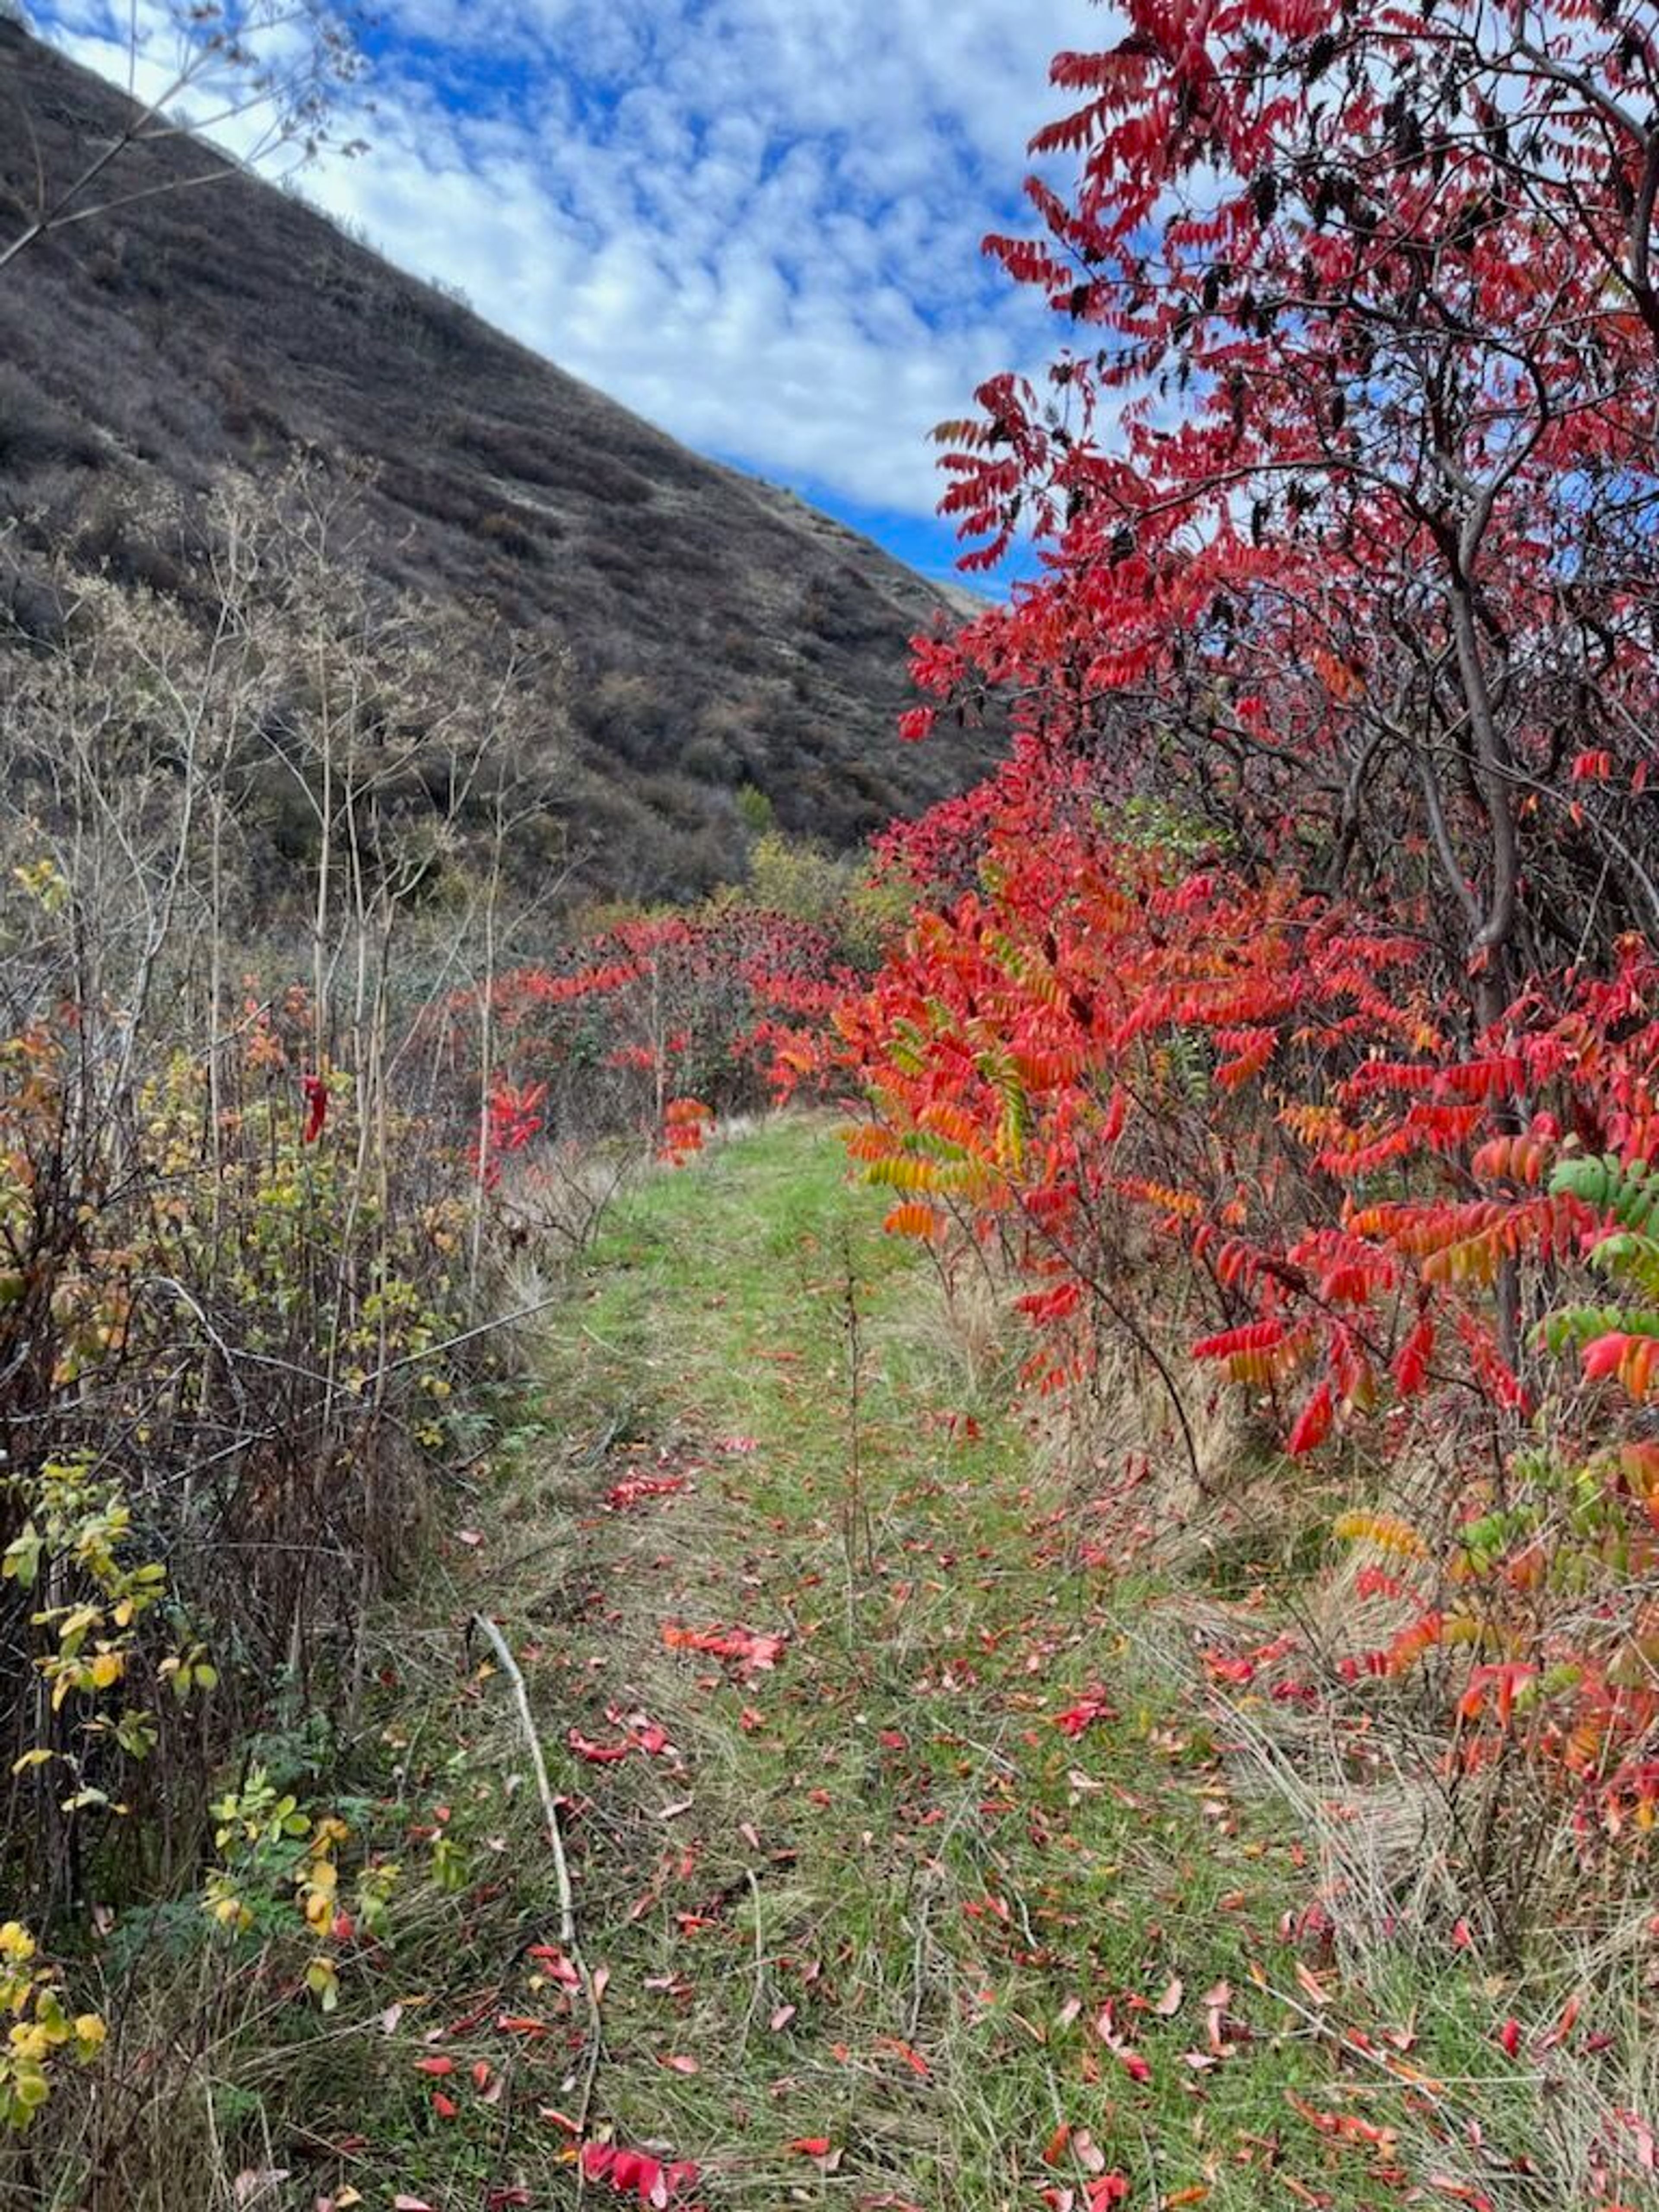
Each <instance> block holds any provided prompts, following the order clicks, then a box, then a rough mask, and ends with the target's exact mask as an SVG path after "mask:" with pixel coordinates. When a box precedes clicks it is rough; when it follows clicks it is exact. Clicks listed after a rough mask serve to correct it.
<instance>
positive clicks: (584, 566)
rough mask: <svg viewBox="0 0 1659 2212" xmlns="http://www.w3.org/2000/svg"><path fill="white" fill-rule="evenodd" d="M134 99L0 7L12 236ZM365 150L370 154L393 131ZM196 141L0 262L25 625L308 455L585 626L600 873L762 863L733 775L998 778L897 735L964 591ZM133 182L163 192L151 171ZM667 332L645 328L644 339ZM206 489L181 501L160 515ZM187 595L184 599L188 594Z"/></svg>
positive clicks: (517, 618) (520, 607)
mask: <svg viewBox="0 0 1659 2212" xmlns="http://www.w3.org/2000/svg"><path fill="white" fill-rule="evenodd" d="M126 112H128V111H127V107H126V103H125V101H124V100H123V98H122V96H121V95H120V94H118V92H116V91H115V90H113V89H112V88H110V87H109V86H107V85H106V84H104V83H103V82H100V81H99V80H97V79H96V78H94V77H93V76H89V75H88V74H87V73H85V72H84V71H82V70H78V69H76V68H75V67H73V66H72V65H70V64H68V63H66V62H65V61H64V59H63V58H61V57H59V56H58V55H56V54H54V53H52V52H50V51H49V50H47V49H46V48H45V47H44V46H40V45H39V44H38V43H36V42H35V41H33V40H31V39H30V38H28V37H27V35H26V34H25V33H23V32H22V31H21V30H19V29H18V28H16V27H14V26H12V25H10V24H8V23H5V22H0V238H3V239H4V240H7V241H9V239H10V238H11V237H12V236H14V235H15V234H16V233H17V232H18V231H20V230H21V229H22V228H24V227H25V225H26V224H27V222H28V221H29V220H31V219H32V218H33V216H34V215H35V214H36V213H37V211H38V209H39V204H40V189H41V180H42V179H45V180H46V184H47V185H48V187H49V188H57V187H60V186H61V185H62V184H63V183H64V181H65V180H66V179H69V178H70V177H72V176H73V175H75V174H76V173H77V172H78V171H79V169H80V168H81V167H83V166H84V164H85V162H86V161H87V159H88V151H89V149H94V148H96V147H97V146H98V145H99V144H100V143H102V142H104V141H106V140H107V139H108V138H109V137H112V136H113V135H115V134H117V133H118V131H120V129H121V126H122V122H123V118H124V116H125V114H126ZM371 158H372V157H371ZM214 161H215V157H214V156H212V155H209V154H206V153H205V152H204V149H202V148H201V147H199V146H196V145H193V144H191V143H190V142H188V141H182V142H171V143H160V144H156V145H146V146H143V147H140V148H137V149H130V150H129V151H127V152H125V153H124V154H123V155H122V156H121V162H120V168H119V179H118V184H117V185H114V186H113V187H112V190H113V191H118V192H119V193H120V194H121V195H122V197H123V204H120V205H119V206H116V207H112V208H111V209H109V210H107V211H106V213H104V214H102V215H100V216H99V217H98V218H97V219H96V220H93V221H89V222H83V223H80V224H78V225H76V226H74V227H71V228H64V229H62V230H59V231H58V232H56V233H54V234H49V235H48V236H47V237H46V239H45V240H43V241H41V242H40V244H38V245H36V246H31V247H30V248H29V250H28V251H27V252H25V253H24V254H22V255H21V257H20V258H18V260H17V261H16V262H15V263H14V264H12V265H11V266H10V267H9V268H8V269H6V270H4V271H3V273H0V513H4V514H5V515H6V516H7V517H8V518H15V528H14V529H13V531H12V532H11V534H10V536H9V538H8V540H7V543H6V556H7V561H8V564H9V565H8V573H7V574H6V575H5V577H4V579H3V585H4V590H5V593H6V596H7V600H8V602H9V606H10V609H11V611H12V613H13V617H14V629H15V631H21V633H22V634H23V635H24V636H25V637H30V636H33V637H38V636H39V635H40V634H41V633H42V632H46V633H50V632H51V630H52V628H53V626H54V623H55V622H56V620H57V619H58V601H59V600H60V599H61V593H58V594H54V593H53V592H52V591H51V590H49V589H48V588H46V570H47V566H48V563H49V562H50V561H51V560H52V559H53V558H61V557H62V556H64V553H65V552H66V551H67V552H68V553H70V555H72V556H74V557H75V558H76V559H77V560H78V561H79V562H82V564H83V565H86V566H102V567H104V568H106V571H107V572H108V573H110V574H112V575H114V576H115V577H116V578H117V579H118V580H122V581H125V582H130V583H137V584H140V585H152V586H157V587H159V588H161V590H162V591H163V592H177V591H179V589H180V588H181V583H182V581H184V580H181V577H180V573H179V571H180V562H181V556H180V553H179V545H180V544H181V542H182V543H184V544H185V547H186V551H185V555H184V556H182V560H183V566H184V568H185V569H186V570H187V569H188V567H189V559H188V541H189V538H190V524H189V518H190V517H191V514H192V513H194V512H195V511H196V510H197V507H198V506H199V502H200V501H201V499H202V497H203V495H204V493H205V491H206V490H207V489H208V487H209V486H210V483H212V482H213V480H214V479H215V477H216V476H217V475H218V474H219V473H220V472H222V471H224V470H225V469H227V468H240V469H243V470H246V471H253V472H256V473H259V474H264V475H268V474H270V472H271V471H274V470H275V469H276V468H277V467H279V466H280V465H283V463H284V462H285V461H286V460H287V459H288V457H289V455H290V453H293V452H294V451H295V449H303V450H308V451H311V452H313V453H315V454H317V455H319V456H320V457H321V459H322V460H323V462H324V464H325V465H326V466H327V467H328V468H329V469H331V470H332V471H336V472H337V473H345V474H349V475H351V476H354V477H355V476H357V475H361V476H362V477H363V478H364V480H365V484H366V489H364V491H363V493H362V501H361V514H360V517H359V520H358V526H357V532H356V534H357V538H358V553H357V557H359V558H360V559H361V560H362V561H363V562H365V563H366V564H367V565H368V568H369V569H370V571H371V572H372V574H373V575H374V578H375V579H376V580H377V581H378V583H379V584H380V585H381V586H386V587H391V586H398V587H404V588H410V587H412V588H414V589H416V590H417V591H418V592H420V593H422V595H424V596H426V597H428V598H429V599H433V600H435V601H436V602H438V603H440V604H441V605H443V606H444V607H445V608H446V609H447V610H451V611H453V609H454V608H456V607H459V606H465V608H466V609H467V610H469V611H471V613H472V614H473V615H475V616H476V617H477V620H478V621H479V623H481V624H483V623H488V622H489V621H491V620H494V621H495V622H496V623H501V624H505V625H507V627H509V628H510V629H513V631H515V632H520V633H529V634H532V635H537V636H538V637H540V638H542V639H543V640H544V641H545V640H549V639H550V640H552V641H556V643H558V644H559V645H561V646H562V647H563V648H564V649H565V651H566V653H567V654H568V658H569V664H570V665H569V669H568V675H567V677H566V678H565V681H564V684H563V702H562V715H561V716H559V717H554V718H550V723H549V727H550V729H551V728H553V727H554V726H556V724H558V725H560V726H562V722H563V719H564V717H567V716H568V732H562V734H561V737H560V739H559V754H558V757H554V755H553V752H552V750H551V749H550V750H549V751H548V754H547V757H545V758H544V760H542V761H541V762H540V763H538V764H535V765H537V766H538V769H539V779H538V780H537V779H536V778H535V777H532V798H533V803H534V805H536V806H537V807H538V808H544V809H548V810H551V811H552V812H553V813H554V814H555V815H556V817H557V818H558V823H559V825H560V831H561V836H560V843H561V844H562V848H563V849H565V850H568V851H570V852H574V853H576V854H588V855H590V858H589V859H588V860H587V861H586V864H585V868H584V880H585V882H586V884H587V886H588V887H590V888H598V889H603V890H618V891H622V892H626V893H641V892H649V893H668V894H674V895H678V896H685V895H689V894H693V893H696V892H697V891H700V890H704V889H706V888H708V886H709V885H710V884H713V883H714V882H716V881H718V880H720V879H721V878H723V877H726V876H729V875H730V874H731V873H732V871H733V870H734V869H735V868H736V867H738V866H739V865H740V854H741V825H740V822H739V818H738V811H737V807H736V804H735V799H736V793H738V790H739V789H740V788H741V787H743V786H744V785H746V784H747V785H753V786H754V787H757V788H758V789H759V790H760V791H762V792H763V793H765V794H766V795H767V797H768V798H769V799H770V800H771V801H772V803H773V805H774V807H775V812H776V815H777V817H778V820H779V821H780V823H781V825H782V826H783V827H784V828H785V829H788V830H790V831H792V832H795V833H798V834H811V835H815V836H821V837H823V838H824V839H826V840H828V841H829V842H831V843H833V844H836V845H837V846H845V845H847V844H849V843H851V842H854V841H856V840H857V839H859V838H860V837H861V836H864V835H866V833H868V832H869V831H870V830H872V829H875V828H876V827H878V825H879V824H881V823H884V821H886V820H888V819H889V818H890V817H892V816H893V815H894V814H896V813H902V812H907V811H915V810H916V809H918V808H919V807H921V806H922V805H926V804H927V803H928V802H930V801H931V800H932V799H935V798H937V797H939V796H941V795H943V793H945V792H946V791H948V790H950V789H951V788H955V787H959V786H963V785H965V784H967V783H968V782H969V781H972V780H973V779H974V778H975V775H977V774H978V773H980V772H981V769H983V767H984V765H985V764H986V762H987V759H988V757H990V754H991V751H992V750H994V748H993V746H992V745H991V744H990V743H989V742H988V741H981V742H979V743H977V744H976V743H975V741H973V740H971V739H970V740H968V741H961V740H958V741H957V742H956V743H955V744H953V745H951V744H939V745H938V746H928V747H925V748H916V749H913V748H906V747H901V746H900V745H899V744H897V742H896V739H895V737H894V734H893V722H894V717H895V715H896V713H897V712H898V711H899V709H900V708H901V707H902V704H903V702H904V700H905V696H906V693H907V676H906V654H905V645H906V640H907V638H908V636H909V635H912V634H913V633H914V632H915V631H916V630H917V629H923V628H925V627H927V624H928V623H930V622H931V621H932V620H933V618H934V617H935V616H936V615H937V614H938V613H939V611H941V609H942V608H944V607H945V605H946V595H945V594H943V593H941V592H939V590H938V589H937V588H936V587H935V586H932V585H930V584H928V583H927V582H926V581H925V580H922V579H921V578H920V577H918V576H916V575H915V574H912V573H911V572H909V571H908V570H907V569H905V568H902V566H901V565H899V564H898V563H896V562H894V561H892V560H890V558H888V557H887V556H885V555H884V553H883V552H882V551H881V550H879V549H878V547H876V546H875V545H873V544H870V543H868V542H867V541H866V540H864V539H862V538H859V537H857V536H856V535H855V534H854V533H853V532H850V531H848V530H847V529H845V528H843V527H842V526H840V525H839V524H837V523H836V522H834V521H832V520H830V519H829V518H828V517H826V516H824V515H822V514H819V513H814V512H813V511H812V510H811V508H809V507H805V505H803V504H802V503H801V502H800V501H798V500H796V499H795V498H793V496H792V495H789V494H787V493H785V492H781V491H780V490H777V489H775V488H773V487H770V486H767V485H764V484H762V483H756V482H753V481H750V480H749V479H747V478H745V477H742V476H740V475H738V474H737V473H735V472H734V471H731V470H728V469H725V468H721V467H718V466H715V465H712V464H710V463H709V462H708V461H705V460H702V459H699V458H698V457H697V456H696V455H695V454H693V453H689V452H688V451H687V450H686V449H685V448H684V447H681V446H678V445H677V444H676V443H675V442H674V441H672V440H671V439H670V438H668V437H666V436H665V435H663V434H662V433H661V432H659V431H658V430H656V429H654V428H652V427H651V426H650V425H649V424H647V423H646V422H643V421H641V419H639V418H638V417H637V416H633V415H631V414H629V412H628V411H627V410H625V409H623V408H622V407H620V406H617V404H615V403H614V402H612V401H611V400H609V399H606V398H605V397H604V396H603V395H602V394H601V393H599V392H595V391H593V390H592V389H591V388H589V387H588V386H586V385H583V384H581V383H579V382H578V381H577V380H575V379H574V378H572V377H569V376H567V375H565V374H562V372H561V371H560V370H558V369H557V368H554V367H552V366H551V365H550V363H549V362H545V361H544V360H542V359H540V358H539V357H538V356H536V355H534V354H532V353H531V352H530V351H528V350H527V349H525V348H524V347H522V346H520V345H518V344H516V343H513V342H512V341H511V340H509V339H508V338H506V337H503V336H501V333H499V332H498V331H494V330H492V329H491V328H490V327H489V325H487V324H485V323H484V322H483V321H482V320H481V319H479V317H477V315H476V314H473V313H471V312H469V310H468V309H467V308H466V307H464V306H462V305H460V304H459V303H458V302H457V301H454V300H453V299H451V298H449V297H447V296H446V295H443V294H441V293H440V292H439V291H436V290H435V289H432V288H430V287H428V286H427V285H424V284H422V283H416V282H415V281H414V280H412V279H410V278H409V277H407V276H403V275H401V274H399V273H398V271H397V270H394V269H392V268H391V267H390V266H389V265H388V264H386V262H384V261H382V260H380V258H377V257H376V256H375V255H374V254H373V253H371V252H368V251H367V250H366V249H365V248H363V247H362V246H360V245H357V244H356V243H354V242H353V241H352V240H349V238H347V237H345V236H343V235H342V234H341V233H339V232H338V231H337V230H336V229H335V228H333V227H332V226H331V224H330V223H329V222H326V221H325V220H324V219H323V218H322V217H321V216H318V215H317V214H316V213H314V212H313V210H310V209H308V208H307V207H306V206H305V205H304V204H301V202H299V201H298V200H296V199H295V198H293V197H289V196H288V195H286V194H284V193H283V192H281V191H277V190H276V189H274V188H272V187H271V186H269V185H264V184H262V183H259V182H258V181H256V180H255V179H252V177H250V176H247V175H245V174H242V173H237V172H235V171H234V170H231V169H229V168H227V169H225V170H224V172H223V173H222V174H219V175H216V176H215V177H214V179H213V180H212V181H211V182H209V183H206V184H201V185H196V186H194V187H193V188H191V189H189V190H184V191H167V190H161V191H157V190H156V189H155V188H156V187H159V186H164V185H167V183H168V182H169V180H173V181H176V180H177V179H180V178H185V177H197V176H199V175H200V174H201V173H202V172H203V169H204V163H205V164H206V166H207V167H209V168H212V167H213V166H214ZM137 193H149V194H150V195H151V196H150V197H138V198H134V197H131V196H132V195H134V194H137ZM642 342H645V340H644V338H643V337H642ZM178 500H182V502H183V508H182V511H183V514H184V517H185V521H184V524H183V526H180V524H179V521H178V520H177V519H176V518H175V519H174V520H172V521H170V522H169V523H168V524H167V527H166V529H165V530H163V528H162V526H161V523H160V521H158V520H155V518H156V517H159V516H161V515H163V514H165V513H166V512H167V508H168V506H169V503H170V502H173V503H176V501H178ZM185 595H186V596H188V593H187V592H186V594H185Z"/></svg>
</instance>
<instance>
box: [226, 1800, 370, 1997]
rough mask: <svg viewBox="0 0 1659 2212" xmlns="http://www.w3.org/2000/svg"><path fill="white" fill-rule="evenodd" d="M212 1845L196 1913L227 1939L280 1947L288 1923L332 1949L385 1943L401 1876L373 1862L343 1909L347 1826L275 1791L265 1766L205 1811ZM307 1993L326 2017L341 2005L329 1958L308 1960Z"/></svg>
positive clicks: (289, 1930)
mask: <svg viewBox="0 0 1659 2212" xmlns="http://www.w3.org/2000/svg"><path fill="white" fill-rule="evenodd" d="M212 1812H213V1816H214V1819H215V1820H216V1822H217V1823H218V1826H217V1827H216V1829H215V1832H214V1842H215V1844H216V1846H217V1848H218V1850H219V1851H220V1852H221V1854H222V1857H223V1862H224V1863H223V1864H222V1865H221V1866H218V1867H215V1868H214V1869H211V1870H210V1873H209V1875H208V1876H207V1879H206V1881H205V1883H204V1886H203V1894H202V1904H203V1908H204V1911H206V1912H207V1913H208V1915H209V1917H210V1918H211V1919H213V1920H214V1921H216V1923H218V1925H219V1926H220V1927H221V1928H223V1929H227V1930H228V1932H229V1934H230V1935H231V1936H245V1935H258V1936H261V1937H263V1938H264V1940H266V1941H280V1940H282V1939H283V1938H286V1937H288V1936H294V1935H297V1933H298V1930H297V1929H296V1928H295V1912H296V1911H297V1913H298V1915H299V1917H300V1919H301V1921H302V1922H303V1923H304V1925H305V1927H306V1929H307V1930H308V1931H309V1933H310V1935H311V1936H312V1937H313V1939H317V1940H319V1941H321V1942H325V1943H330V1944H333V1945H338V1944H344V1943H349V1942H356V1940H358V1938H359V1937H360V1936H361V1937H362V1938H365V1939H367V1940H368V1941H369V1942H384V1941H385V1939H386V1929H387V1908H388V1906H389V1905H390V1903H391V1899H392V1892H393V1891H394V1890H395V1889H396V1887H397V1885H398V1878H399V1875H400V1872H401V1869H399V1868H398V1866H396V1865H395V1864H393V1863H392V1862H391V1861H389V1860H384V1859H371V1860H369V1861H368V1863H366V1864H365V1865H364V1866H362V1868H361V1869H359V1871H358V1874H357V1877H356V1885H355V1893H354V1895H353V1897H352V1899H351V1902H350V1904H349V1905H347V1904H346V1903H345V1902H344V1901H343V1899H342V1896H341V1887H340V1853H341V1850H342V1849H343V1846H344V1845H345V1844H348V1843H349V1841H350V1840H351V1837H352V1829H351V1826H350V1824H349V1822H348V1821H346V1820H343V1819H342V1818H341V1817H340V1815H339V1814H337V1813H313V1812H308V1811H307V1810H306V1809H305V1808H303V1807H302V1806H301V1803H300V1802H299V1800H298V1798H297V1797H295V1795H294V1794H293V1792H292V1791H291V1790H279V1789H278V1787H277V1785H276V1784H275V1783H274V1782H273V1781H272V1780H271V1779H270V1775H269V1774H268V1773H267V1771H265V1769H264V1767H262V1766H256V1767H254V1768H252V1771H250V1772H249V1774H248V1777H247V1778H246V1781H245V1782H244V1783H243V1784H242V1786H241V1787H240V1790H228V1791H227V1792H226V1794H225V1796H222V1798H220V1799H219V1800H218V1802H216V1804H215V1805H214V1806H213V1808H212ZM304 1980H305V1985H306V1987H307V1990H310V1992H311V1994H312V1995H313V1996H314V1997H315V1998H316V2000H317V2002H318V2003H319V2006H320V2007H321V2008H322V2009H323V2011H325V2012H332V2011H333V2009H334V2008H335V2006H336V2005H337V2003H338V2002H339V1969H338V1963H337V1953H336V1952H335V1951H334V1950H333V1949H329V1950H323V1951H319V1952H317V1953H316V1954H313V1957H312V1958H311V1959H310V1960H308V1961H307V1966H306V1968H305V1974H304Z"/></svg>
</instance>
